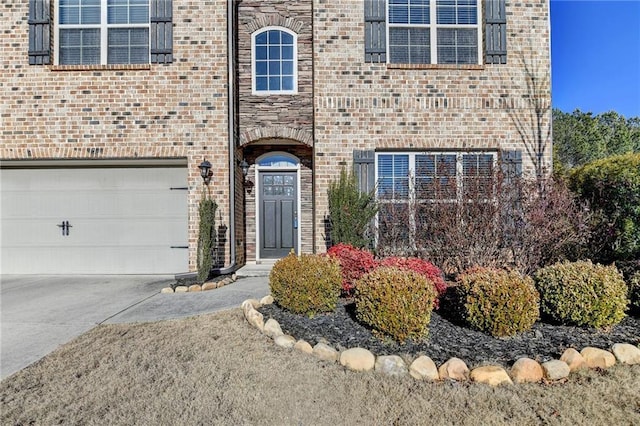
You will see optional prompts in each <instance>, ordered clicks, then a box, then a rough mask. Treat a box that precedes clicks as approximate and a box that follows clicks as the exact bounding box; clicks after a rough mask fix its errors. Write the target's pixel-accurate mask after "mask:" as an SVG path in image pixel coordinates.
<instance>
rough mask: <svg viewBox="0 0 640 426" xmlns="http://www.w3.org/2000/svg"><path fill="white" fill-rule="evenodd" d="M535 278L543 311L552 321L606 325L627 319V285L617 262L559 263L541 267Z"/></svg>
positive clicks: (600, 326)
mask: <svg viewBox="0 0 640 426" xmlns="http://www.w3.org/2000/svg"><path fill="white" fill-rule="evenodd" d="M534 279H535V284H536V288H537V289H538V292H539V293H540V310H541V313H542V315H543V316H544V317H546V318H548V319H551V320H552V321H555V322H559V323H561V324H565V325H577V326H588V327H595V328H603V327H607V326H611V325H615V324H618V323H619V322H620V321H622V319H623V318H624V311H625V309H626V307H627V302H628V301H627V285H626V284H625V282H624V279H623V278H622V274H620V272H618V270H617V269H616V267H615V266H613V265H612V266H603V265H599V264H593V263H591V261H580V262H563V263H556V264H554V265H551V266H547V267H545V268H542V269H540V270H538V272H537V273H536V274H535V276H534Z"/></svg>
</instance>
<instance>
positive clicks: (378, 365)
mask: <svg viewBox="0 0 640 426" xmlns="http://www.w3.org/2000/svg"><path fill="white" fill-rule="evenodd" d="M271 303H273V297H272V296H270V295H269V296H265V297H263V298H262V299H261V300H257V299H247V300H245V301H244V302H242V305H241V307H242V311H243V313H244V317H245V319H246V320H247V321H248V322H249V324H251V325H252V326H254V327H255V328H257V329H258V330H260V331H261V332H262V333H263V334H264V335H266V336H268V337H269V338H271V339H273V341H274V343H275V344H276V345H277V346H279V347H282V348H285V349H294V350H298V351H300V352H303V353H306V354H309V355H312V356H315V357H316V358H318V359H321V360H323V361H328V362H339V363H340V364H341V365H342V366H344V367H345V368H348V369H349V370H353V371H372V370H373V371H375V372H378V373H381V374H385V375H387V376H393V377H405V376H411V377H413V378H414V379H416V380H427V381H441V380H455V381H468V380H471V381H473V382H478V383H485V384H487V385H490V386H498V385H512V384H514V382H515V383H556V382H560V383H562V382H566V381H567V380H568V378H569V375H570V374H571V372H574V371H576V370H579V369H581V368H591V369H596V368H599V369H607V368H609V367H611V366H613V365H615V364H616V363H620V364H625V365H640V346H638V347H636V346H634V345H631V344H628V343H616V344H614V345H613V346H612V347H611V351H606V350H604V349H599V348H594V347H586V348H583V349H582V350H581V351H580V352H578V351H577V350H576V349H573V348H569V349H567V350H565V351H564V353H563V354H562V356H561V357H560V359H557V360H551V361H547V362H545V363H542V364H540V363H538V362H537V361H535V360H533V359H530V358H520V359H518V360H517V361H516V362H515V363H514V364H513V366H512V367H511V369H510V370H509V371H508V372H507V370H505V369H504V368H503V367H502V366H499V365H483V366H480V367H477V368H474V369H473V370H469V368H468V367H467V365H466V364H465V362H464V361H463V360H461V359H459V358H451V359H449V360H448V361H446V362H445V363H444V364H442V365H441V366H440V367H437V366H436V364H435V363H434V362H433V360H432V359H431V358H429V357H428V356H425V355H422V356H419V357H418V358H416V359H415V360H413V362H411V363H410V364H409V365H407V363H406V362H405V360H404V359H403V358H401V357H400V356H398V355H385V356H378V357H376V356H375V355H374V354H373V353H371V352H370V351H369V350H368V349H364V348H351V349H347V350H344V351H342V352H339V351H338V350H336V349H335V348H333V347H331V346H330V345H329V342H328V341H326V340H325V341H320V342H318V343H317V344H316V345H315V346H313V347H312V346H311V345H310V344H309V343H308V342H306V341H304V340H296V338H295V337H293V336H289V335H286V334H284V333H283V332H282V329H281V327H280V324H278V322H277V321H276V320H275V319H273V318H269V319H268V320H267V321H266V322H265V321H264V317H263V315H262V314H261V313H260V312H258V310H257V309H258V308H260V307H261V306H263V305H268V304H271Z"/></svg>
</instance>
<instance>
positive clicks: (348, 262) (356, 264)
mask: <svg viewBox="0 0 640 426" xmlns="http://www.w3.org/2000/svg"><path fill="white" fill-rule="evenodd" d="M327 254H328V255H329V256H331V257H334V258H336V259H338V262H340V269H341V271H342V292H343V293H344V294H345V295H347V296H351V295H352V294H353V288H354V286H355V284H356V281H358V280H359V279H360V277H362V276H363V275H364V274H366V273H367V272H370V271H372V270H373V269H374V268H375V267H376V266H377V263H376V261H375V259H374V258H373V254H372V253H371V252H370V251H367V250H362V249H358V248H355V247H353V246H352V245H349V244H343V243H340V244H337V245H335V246H333V247H331V248H330V249H329V250H327Z"/></svg>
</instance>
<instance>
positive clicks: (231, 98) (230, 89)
mask: <svg viewBox="0 0 640 426" xmlns="http://www.w3.org/2000/svg"><path fill="white" fill-rule="evenodd" d="M234 20H235V1H234V0H227V115H228V117H227V122H228V124H229V128H228V129H227V131H228V136H229V244H230V246H229V248H230V254H231V263H230V264H229V266H227V267H226V268H217V269H213V270H211V273H212V274H213V276H217V275H227V274H231V273H233V272H235V271H237V270H238V269H239V267H240V266H238V265H237V264H236V197H235V192H236V161H235V159H236V158H235V150H236V138H235V134H236V132H235V127H236V126H235V113H236V100H235V84H234V83H235V78H236V77H235V75H236V73H235V26H234Z"/></svg>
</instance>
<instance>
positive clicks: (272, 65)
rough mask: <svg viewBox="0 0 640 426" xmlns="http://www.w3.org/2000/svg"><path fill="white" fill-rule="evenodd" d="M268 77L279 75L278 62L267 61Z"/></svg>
mask: <svg viewBox="0 0 640 426" xmlns="http://www.w3.org/2000/svg"><path fill="white" fill-rule="evenodd" d="M269 75H280V62H278V61H269Z"/></svg>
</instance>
